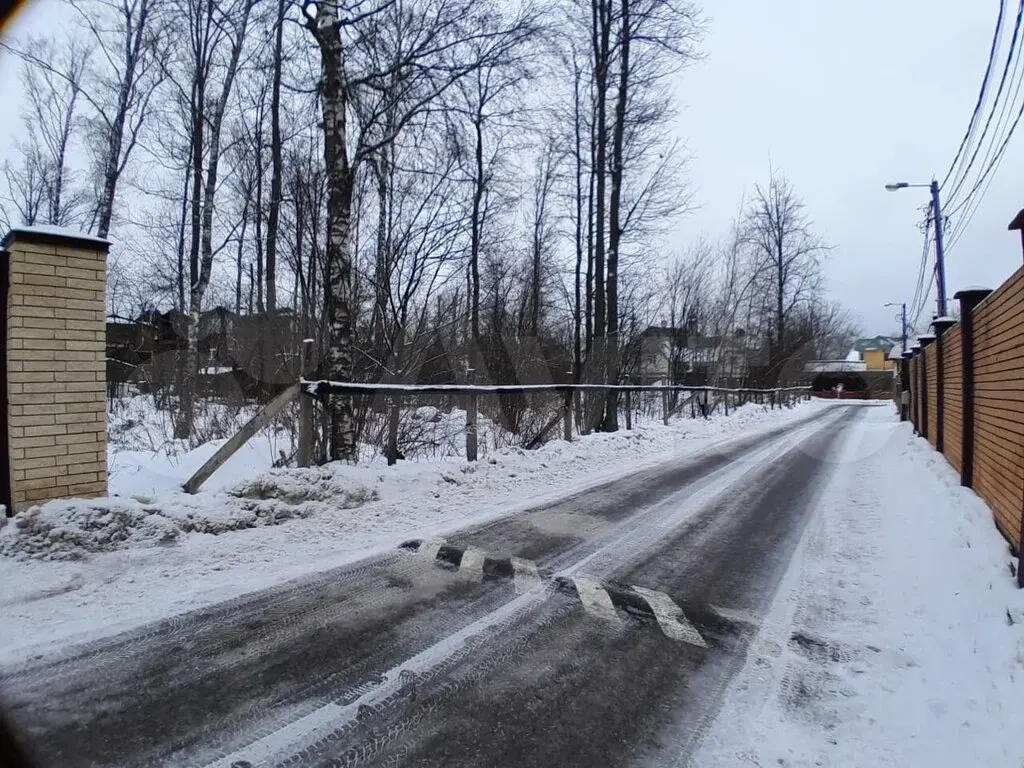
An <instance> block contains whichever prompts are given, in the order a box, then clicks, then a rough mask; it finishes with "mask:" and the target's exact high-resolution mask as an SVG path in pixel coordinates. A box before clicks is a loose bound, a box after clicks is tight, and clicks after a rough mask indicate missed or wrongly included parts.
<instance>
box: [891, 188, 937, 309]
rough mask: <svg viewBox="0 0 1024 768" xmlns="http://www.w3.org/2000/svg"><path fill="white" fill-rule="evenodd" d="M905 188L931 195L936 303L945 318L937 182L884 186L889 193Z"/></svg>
mask: <svg viewBox="0 0 1024 768" xmlns="http://www.w3.org/2000/svg"><path fill="white" fill-rule="evenodd" d="M907 187H928V189H929V190H931V193H932V204H931V211H932V215H933V216H935V284H936V287H937V288H938V294H939V295H938V298H937V299H936V302H937V304H938V309H939V314H938V316H939V317H946V251H945V248H944V245H943V241H942V204H941V203H940V202H939V182H938V181H936V180H935V179H932V183H931V184H908V183H907V182H905V181H896V182H890V183H889V184H886V185H885V188H886V189H887V190H888V191H889V192H896V191H898V190H900V189H906V188H907Z"/></svg>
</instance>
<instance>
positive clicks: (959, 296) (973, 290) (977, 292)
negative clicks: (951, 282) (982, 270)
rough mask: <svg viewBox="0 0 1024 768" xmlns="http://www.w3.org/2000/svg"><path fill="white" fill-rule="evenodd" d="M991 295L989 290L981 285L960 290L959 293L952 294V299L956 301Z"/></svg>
mask: <svg viewBox="0 0 1024 768" xmlns="http://www.w3.org/2000/svg"><path fill="white" fill-rule="evenodd" d="M990 293H992V289H991V288H986V287H985V286H983V285H968V286H967V287H966V288H961V289H960V290H959V291H957V292H956V293H954V294H953V298H954V299H956V300H957V301H962V300H963V299H972V298H974V297H975V296H988V295H989V294H990Z"/></svg>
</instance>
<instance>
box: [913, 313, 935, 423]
mask: <svg viewBox="0 0 1024 768" xmlns="http://www.w3.org/2000/svg"><path fill="white" fill-rule="evenodd" d="M917 340H918V341H919V342H920V343H921V355H920V356H919V357H918V359H917V363H918V365H919V366H920V368H921V392H920V395H921V423H920V425H919V426H918V428H917V432H918V434H919V435H921V437H923V438H924V439H925V440H927V439H928V409H929V408H931V407H932V404H931V403H929V402H928V376H929V375H932V376H934V375H935V374H934V373H931V374H929V371H928V365H927V363H925V356H924V351H925V350H926V349H928V346H929V345H930V344H931V343H932V342H933V341H935V336H933V335H932V334H930V333H923V334H921V335H920V336H918V337H917Z"/></svg>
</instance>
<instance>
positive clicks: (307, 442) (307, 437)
mask: <svg viewBox="0 0 1024 768" xmlns="http://www.w3.org/2000/svg"><path fill="white" fill-rule="evenodd" d="M612 391H614V392H617V393H619V394H620V395H621V397H620V398H619V413H620V416H622V417H624V425H625V428H626V429H631V428H632V420H633V415H634V413H635V412H636V411H635V409H634V407H633V406H634V403H633V399H632V398H633V396H634V394H636V393H657V395H658V396H659V398H660V401H661V402H660V405H661V417H662V421H663V422H664V423H665V424H667V423H668V421H669V418H670V417H671V416H672V415H673V414H674V413H679V412H682V411H684V410H685V411H687V412H688V413H689V414H690V416H692V417H697V416H698V415H699V416H703V417H707V416H710V415H711V414H713V413H714V412H715V411H716V410H718V409H719V408H721V409H722V411H723V412H724V413H725V414H726V415H728V414H729V410H730V409H731V408H735V407H737V406H740V405H743V404H745V403H759V404H763V405H767V406H769V407H770V408H784V407H792V406H793V405H795V404H796V402H797V401H798V400H804V399H810V396H811V389H810V387H808V386H800V387H780V388H776V389H724V388H721V387H687V386H642V385H632V384H623V385H609V384H532V385H531V384H525V385H519V384H517V385H493V386H486V385H484V386H469V385H458V384H372V383H358V382H334V381H307V380H305V379H303V380H300V381H299V382H298V383H296V384H293V385H292V386H291V387H289V388H288V389H287V390H285V391H284V392H282V393H281V394H279V395H278V396H277V397H275V398H274V399H273V400H272V401H271V402H270V403H268V404H267V405H265V406H264V407H263V408H262V409H260V411H259V413H257V414H256V415H255V416H254V417H253V418H252V419H250V420H249V422H248V423H247V424H245V425H244V426H243V427H242V428H241V429H240V430H239V431H238V432H237V433H236V434H235V435H234V436H232V437H231V438H230V439H229V440H228V441H227V442H226V443H225V444H224V445H222V446H221V447H220V448H219V449H218V450H217V452H216V453H214V455H213V456H211V457H210V458H209V459H208V460H207V461H206V463H205V464H203V466H202V467H200V468H199V469H198V470H197V471H196V473H195V474H194V475H192V477H190V478H189V479H188V480H187V481H186V482H185V484H184V485H183V488H184V490H185V491H186V492H188V493H196V492H197V491H198V490H199V488H200V487H201V486H202V484H203V483H204V482H206V480H207V479H208V478H209V477H210V475H212V474H213V473H214V472H216V471H217V469H218V468H219V467H220V466H222V465H223V464H224V462H225V461H227V460H228V458H230V457H231V455H232V454H233V453H235V451H237V450H238V449H239V448H240V447H241V446H242V445H244V444H245V443H246V441H248V440H249V439H250V438H251V437H252V436H253V435H255V434H256V432H258V431H259V430H260V429H262V428H263V427H265V426H267V424H269V423H270V421H271V420H272V419H273V418H274V416H275V415H276V414H277V413H279V412H280V411H281V410H283V409H284V407H285V406H286V405H287V404H288V403H290V402H291V401H292V400H294V399H295V398H296V397H300V395H301V396H302V398H301V401H300V403H301V409H300V416H299V436H298V456H297V463H298V465H299V466H300V467H307V466H310V464H312V463H313V459H314V457H313V446H314V439H313V435H314V432H315V431H316V421H317V415H316V412H315V409H314V407H313V403H314V401H322V400H323V399H324V398H326V396H327V395H329V394H330V393H332V392H341V393H344V394H346V395H352V396H355V395H363V396H366V395H369V396H371V397H374V398H377V397H379V398H381V404H382V405H384V406H385V407H386V410H387V411H388V418H389V419H390V422H391V423H390V425H389V429H388V443H389V444H388V446H387V448H386V450H385V454H386V456H387V458H388V464H394V463H395V461H396V460H397V458H398V456H399V451H398V444H397V442H396V441H397V435H398V412H399V409H400V408H401V407H402V404H403V401H405V402H408V401H409V400H413V401H415V399H416V398H418V397H422V396H425V395H435V396H436V395H442V396H446V397H459V398H460V399H462V400H463V401H464V404H465V406H466V414H467V418H466V457H467V459H469V460H473V459H475V458H476V448H477V445H476V438H477V434H476V422H475V417H474V416H471V414H476V413H477V411H478V404H479V399H480V398H481V397H501V396H503V395H504V396H508V395H534V394H544V393H548V394H555V395H557V396H558V397H557V403H558V407H557V408H554V409H552V413H551V418H550V419H549V420H548V422H547V426H546V427H544V429H543V430H542V432H541V434H539V435H537V436H536V437H535V438H534V439H533V440H532V441H531V444H530V445H528V446H527V447H534V446H536V445H537V444H539V443H540V442H542V441H543V440H544V439H545V438H547V436H548V434H549V433H551V432H552V431H553V430H554V429H555V428H557V427H558V425H559V424H561V426H562V439H563V440H567V441H571V440H572V439H573V435H574V433H575V432H576V431H577V429H578V424H575V425H574V421H577V420H578V417H574V414H577V413H581V412H582V411H583V410H584V409H582V408H581V404H580V402H579V398H580V396H581V395H582V394H584V393H592V394H596V395H601V394H607V393H609V392H612ZM679 395H686V397H679Z"/></svg>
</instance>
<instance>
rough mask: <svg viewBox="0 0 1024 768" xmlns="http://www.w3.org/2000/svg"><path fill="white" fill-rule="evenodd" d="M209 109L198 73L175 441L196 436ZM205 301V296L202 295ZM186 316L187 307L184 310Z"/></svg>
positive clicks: (194, 95) (204, 87)
mask: <svg viewBox="0 0 1024 768" xmlns="http://www.w3.org/2000/svg"><path fill="white" fill-rule="evenodd" d="M205 105H206V80H205V77H204V75H203V73H202V72H197V73H196V77H195V78H194V80H193V82H192V105H191V107H192V142H191V145H192V200H191V222H190V230H189V232H190V243H189V290H188V296H189V304H188V309H187V312H188V314H187V315H185V326H186V327H185V355H183V356H182V363H183V365H184V368H183V370H182V371H181V374H180V377H179V378H180V379H181V389H180V391H179V393H178V418H177V420H176V422H175V425H174V437H175V438H176V439H178V440H187V439H188V437H189V435H191V434H192V420H193V417H194V408H195V402H194V401H195V385H196V368H197V367H198V360H199V350H198V349H197V348H196V340H197V339H198V328H197V327H196V326H197V325H198V322H199V315H198V312H199V311H200V310H199V308H198V307H197V306H196V302H197V298H196V295H197V294H196V288H197V286H198V285H199V274H200V270H199V248H200V234H201V231H202V221H203V210H202V203H203V142H204V133H203V127H204V125H205V124H206V121H205V119H204V116H203V109H204V108H205ZM198 301H199V302H201V301H202V292H199V294H198ZM182 311H183V312H185V311H186V309H185V307H182Z"/></svg>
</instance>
